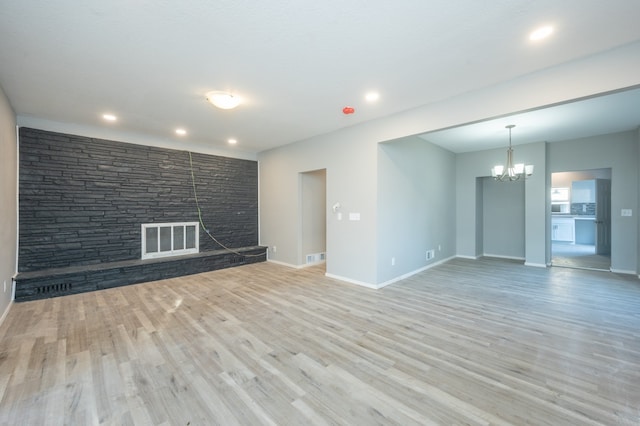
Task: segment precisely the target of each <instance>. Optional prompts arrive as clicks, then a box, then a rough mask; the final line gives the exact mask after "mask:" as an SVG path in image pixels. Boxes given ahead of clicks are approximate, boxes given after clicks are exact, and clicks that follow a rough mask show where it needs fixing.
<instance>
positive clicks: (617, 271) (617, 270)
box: [610, 268, 640, 278]
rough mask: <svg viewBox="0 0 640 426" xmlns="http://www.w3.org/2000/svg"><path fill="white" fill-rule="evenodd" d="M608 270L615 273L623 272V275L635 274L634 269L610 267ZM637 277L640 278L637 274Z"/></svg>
mask: <svg viewBox="0 0 640 426" xmlns="http://www.w3.org/2000/svg"><path fill="white" fill-rule="evenodd" d="M610 271H611V272H614V273H616V274H624V275H635V274H636V271H627V270H624V269H613V268H611V269H610ZM638 278H640V275H638Z"/></svg>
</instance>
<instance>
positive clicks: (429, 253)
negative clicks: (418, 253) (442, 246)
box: [427, 249, 436, 260]
mask: <svg viewBox="0 0 640 426" xmlns="http://www.w3.org/2000/svg"><path fill="white" fill-rule="evenodd" d="M434 257H436V251H435V250H433V249H431V250H427V260H431V259H433V258H434Z"/></svg>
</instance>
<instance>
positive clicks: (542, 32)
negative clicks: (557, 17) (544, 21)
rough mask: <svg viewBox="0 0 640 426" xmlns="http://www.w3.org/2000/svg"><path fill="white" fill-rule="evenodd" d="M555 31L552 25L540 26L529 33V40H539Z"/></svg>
mask: <svg viewBox="0 0 640 426" xmlns="http://www.w3.org/2000/svg"><path fill="white" fill-rule="evenodd" d="M552 33H553V27H552V26H551V25H546V26H544V27H540V28H538V29H536V30H534V31H532V32H531V33H530V34H529V40H531V41H538V40H542V39H545V38H547V37H549V36H550V35H551V34H552Z"/></svg>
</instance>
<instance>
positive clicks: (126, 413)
mask: <svg viewBox="0 0 640 426" xmlns="http://www.w3.org/2000/svg"><path fill="white" fill-rule="evenodd" d="M323 272H324V271H323V270H322V268H321V267H313V268H309V269H306V270H292V269H287V268H285V267H282V266H279V265H274V264H269V263H261V264H254V265H247V266H243V267H239V268H234V269H227V270H222V271H216V272H209V273H205V274H200V275H194V276H190V277H183V278H177V279H170V280H166V281H159V282H154V283H147V284H140V285H134V286H129V287H123V288H117V289H110V290H104V291H100V292H93V293H85V294H81V295H74V296H67V297H61V298H56V299H49V300H43V301H34V302H25V303H19V304H15V305H14V306H13V307H12V308H11V311H10V312H9V314H8V316H7V318H6V320H5V321H4V323H3V325H2V327H0V423H1V424H6V425H38V424H52V425H55V424H74V425H90V424H109V425H112V424H116V425H120V424H123V425H133V424H137V425H145V424H152V425H211V424H220V425H260V424H266V425H274V424H275V425H305V424H318V425H334V424H339V425H343V424H344V425H371V424H384V425H428V424H443V425H444V424H447V425H451V424H456V425H461V424H471V425H487V424H495V425H506V424H515V425H523V424H535V425H554V426H556V425H596V424H605V425H638V424H640V281H639V280H638V279H637V278H634V277H629V276H619V275H615V274H613V273H605V272H594V271H583V270H575V269H563V268H549V269H543V268H532V267H526V266H522V265H520V264H517V263H514V262H510V261H505V260H499V259H481V260H478V261H472V260H464V259H455V260H452V261H450V262H448V263H446V264H443V265H440V266H437V267H435V268H432V269H430V270H428V271H425V272H423V273H421V274H418V275H415V276H413V277H411V278H409V279H407V280H404V281H402V282H399V283H397V284H394V285H391V286H388V287H386V288H384V289H382V290H377V291H376V290H370V289H366V288H361V287H357V286H353V285H350V284H345V283H341V282H338V281H334V280H331V279H329V278H326V277H324V275H323Z"/></svg>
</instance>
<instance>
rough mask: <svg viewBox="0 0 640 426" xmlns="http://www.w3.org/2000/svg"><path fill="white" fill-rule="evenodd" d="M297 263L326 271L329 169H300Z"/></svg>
mask: <svg viewBox="0 0 640 426" xmlns="http://www.w3.org/2000/svg"><path fill="white" fill-rule="evenodd" d="M299 235H300V240H299V245H298V264H299V265H301V266H302V267H309V266H313V267H314V268H317V269H322V272H323V273H324V272H326V249H327V171H326V169H321V170H312V171H309V172H304V173H300V233H299Z"/></svg>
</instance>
